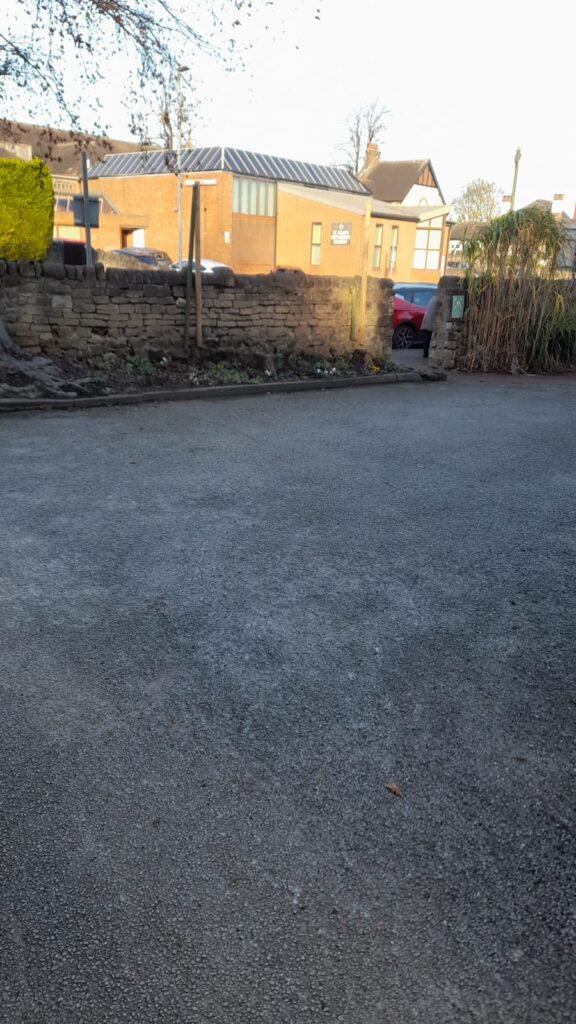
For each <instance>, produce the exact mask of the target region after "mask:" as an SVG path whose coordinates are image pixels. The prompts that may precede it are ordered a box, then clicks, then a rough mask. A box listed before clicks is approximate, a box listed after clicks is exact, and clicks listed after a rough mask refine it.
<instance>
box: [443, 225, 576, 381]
mask: <svg viewBox="0 0 576 1024" xmlns="http://www.w3.org/2000/svg"><path fill="white" fill-rule="evenodd" d="M563 245H564V236H563V233H562V227H561V225H560V224H559V222H558V221H556V219H555V218H554V217H553V216H552V214H551V213H549V212H548V211H546V210H539V209H525V210H517V211H514V212H511V213H507V214H506V215H505V216H503V217H497V218H496V219H495V220H493V221H491V222H490V223H489V224H486V225H485V226H484V227H483V228H482V229H481V231H480V233H479V234H478V235H477V236H476V237H475V238H474V239H471V240H470V241H468V242H466V243H465V254H466V260H467V262H468V268H469V269H468V308H467V313H466V319H467V327H468V330H467V344H466V347H465V349H464V350H463V352H462V354H461V356H460V366H461V367H462V368H464V369H468V370H483V371H493V372H498V371H500V372H508V373H510V372H512V373H513V372H518V371H525V372H528V373H551V372H554V371H557V370H562V369H568V368H575V369H576V281H575V279H574V276H572V277H568V276H560V275H559V271H558V259H559V255H560V253H561V251H562V246H563Z"/></svg>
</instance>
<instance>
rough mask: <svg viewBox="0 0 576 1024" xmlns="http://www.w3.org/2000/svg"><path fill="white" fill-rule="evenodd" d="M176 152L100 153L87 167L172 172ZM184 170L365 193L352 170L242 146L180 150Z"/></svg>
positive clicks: (94, 173)
mask: <svg viewBox="0 0 576 1024" xmlns="http://www.w3.org/2000/svg"><path fill="white" fill-rule="evenodd" d="M176 160H177V156H176V153H175V152H174V150H152V151H146V152H143V153H117V154H114V155H111V156H106V157H104V159H103V160H100V161H99V162H98V163H97V164H96V165H95V166H94V167H92V168H91V170H90V177H91V178H118V177H132V176H133V175H148V174H174V173H175V171H176ZM180 166H181V170H182V172H184V173H193V172H204V173H210V172H214V171H231V172H232V173H233V174H243V175H246V176H247V177H250V178H266V179H268V180H270V181H292V182H298V183H299V184H302V185H312V186H314V187H316V188H332V189H337V190H339V191H342V192H356V193H358V194H360V195H368V194H369V189H368V188H366V186H365V185H363V184H362V183H361V182H360V181H358V179H357V178H355V177H354V175H353V174H350V172H349V171H347V170H344V169H343V168H341V167H332V166H329V165H323V164H309V163H306V162H304V161H302V160H288V159H285V158H284V157H278V156H268V155H267V154H265V153H252V152H249V151H248V150H246V149H228V148H224V147H222V146H211V147H210V146H205V147H202V148H198V149H184V150H182V154H181V165H180Z"/></svg>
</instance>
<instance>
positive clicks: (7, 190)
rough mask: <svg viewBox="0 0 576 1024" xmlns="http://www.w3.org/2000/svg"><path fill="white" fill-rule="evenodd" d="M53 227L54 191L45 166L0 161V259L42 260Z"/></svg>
mask: <svg viewBox="0 0 576 1024" xmlns="http://www.w3.org/2000/svg"><path fill="white" fill-rule="evenodd" d="M53 226H54V190H53V188H52V176H51V174H50V171H49V170H48V168H47V166H46V164H45V163H44V162H43V161H42V160H38V159H37V158H34V159H33V160H28V161H24V160H10V159H8V160H4V159H0V259H3V260H43V259H44V257H45V256H46V253H47V252H48V249H49V248H50V243H51V242H52V232H53Z"/></svg>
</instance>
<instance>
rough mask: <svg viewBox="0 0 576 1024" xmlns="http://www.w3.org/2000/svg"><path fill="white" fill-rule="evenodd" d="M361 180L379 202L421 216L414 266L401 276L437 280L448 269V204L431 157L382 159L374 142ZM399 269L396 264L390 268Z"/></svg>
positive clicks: (414, 248) (415, 279)
mask: <svg viewBox="0 0 576 1024" xmlns="http://www.w3.org/2000/svg"><path fill="white" fill-rule="evenodd" d="M359 178H360V181H361V182H362V183H363V184H364V185H366V186H367V187H368V188H369V189H370V191H371V192H372V194H373V196H374V199H375V201H376V202H381V203H387V204H389V205H391V206H395V207H398V212H399V213H400V211H401V212H402V213H405V214H407V213H410V214H412V215H413V216H414V217H416V218H417V221H418V226H417V230H416V232H415V235H414V247H413V250H412V254H411V261H410V266H409V267H405V268H403V275H402V277H401V278H400V277H398V276H397V275H396V276H397V280H400V279H402V280H408V281H421V282H427V281H431V282H435V281H437V280H438V278H439V276H440V274H442V273H443V272H444V269H445V265H446V257H447V250H448V238H449V231H448V226H447V220H448V215H449V213H450V208H449V207H448V206H447V205H446V201H445V199H444V195H443V193H442V189H441V188H440V184H439V182H438V178H437V177H436V172H435V171H434V168H433V166H432V163H431V161H430V160H427V159H422V160H381V159H380V150H379V148H378V146H377V145H375V144H374V143H371V144H369V145H368V147H367V149H366V158H365V161H364V167H363V168H362V171H361V172H360V175H359ZM390 272H391V273H392V274H394V273H395V268H392V269H391V271H390Z"/></svg>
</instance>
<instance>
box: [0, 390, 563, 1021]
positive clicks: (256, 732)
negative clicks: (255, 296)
mask: <svg viewBox="0 0 576 1024" xmlns="http://www.w3.org/2000/svg"><path fill="white" fill-rule="evenodd" d="M575 438H576V380H575V379H570V378H563V379H542V378H540V379H536V378H521V379H516V378H493V379H483V378H469V379H467V378H453V379H451V380H450V381H448V382H447V383H442V384H427V385H423V384H415V385H410V384H404V385H402V386H398V387H395V386H391V387H387V388H381V389H380V388H376V387H375V388H368V389H358V390H354V389H351V390H350V391H335V392H326V393H313V394H292V395H274V396H270V397H266V398H258V399H254V398H243V399H231V400H227V401H225V400H215V401H205V402H194V403H190V404H187V403H170V404H166V405H155V406H142V407H138V408H117V409H110V410H107V409H96V410H89V411H86V412H66V413H63V412H62V413H61V412H56V413H26V414H15V415H12V416H3V417H2V418H0V474H1V480H2V487H1V488H0V523H1V530H0V538H1V540H0V606H1V607H0V696H1V705H0V707H1V709H2V713H1V715H0V745H1V746H0V750H1V755H2V756H1V759H0V815H1V817H0V866H1V878H2V883H1V889H0V927H1V928H2V929H3V930H4V931H5V934H4V936H3V939H2V943H1V953H0V956H1V959H2V967H1V973H0V1020H1V1021H2V1022H5V1024H204V1022H211V1021H214V1022H217V1024H281V1022H282V1024H284V1022H286V1024H288V1022H290V1024H312V1022H314V1024H317V1022H319V1021H323V1020H326V1021H330V1022H342V1024H383V1022H386V1024H406V1022H416V1024H468V1022H470V1024H476V1022H478V1024H544V1022H545V1024H560V1022H573V1021H574V1020H575V1019H576V983H575V977H574V963H575V960H574V939H575V932H576V929H575V922H574V902H573V900H574V890H575V873H574V868H575V841H574V840H575V831H576V828H575V821H576V815H575V805H574V794H575V787H574V781H575V780H574V750H575V743H574V740H575V733H576V730H575V728H574V720H575V717H576V716H575V712H576V699H575V693H574V664H575V657H574V655H575V646H576V644H575V629H576V626H575V624H576V592H575V572H574V570H575V551H576V530H575V526H576V459H575V455H576V442H575ZM387 786H392V787H394V786H396V787H398V789H399V791H400V792H401V796H396V795H394V793H393V792H391V791H390V790H389V789H387Z"/></svg>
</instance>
